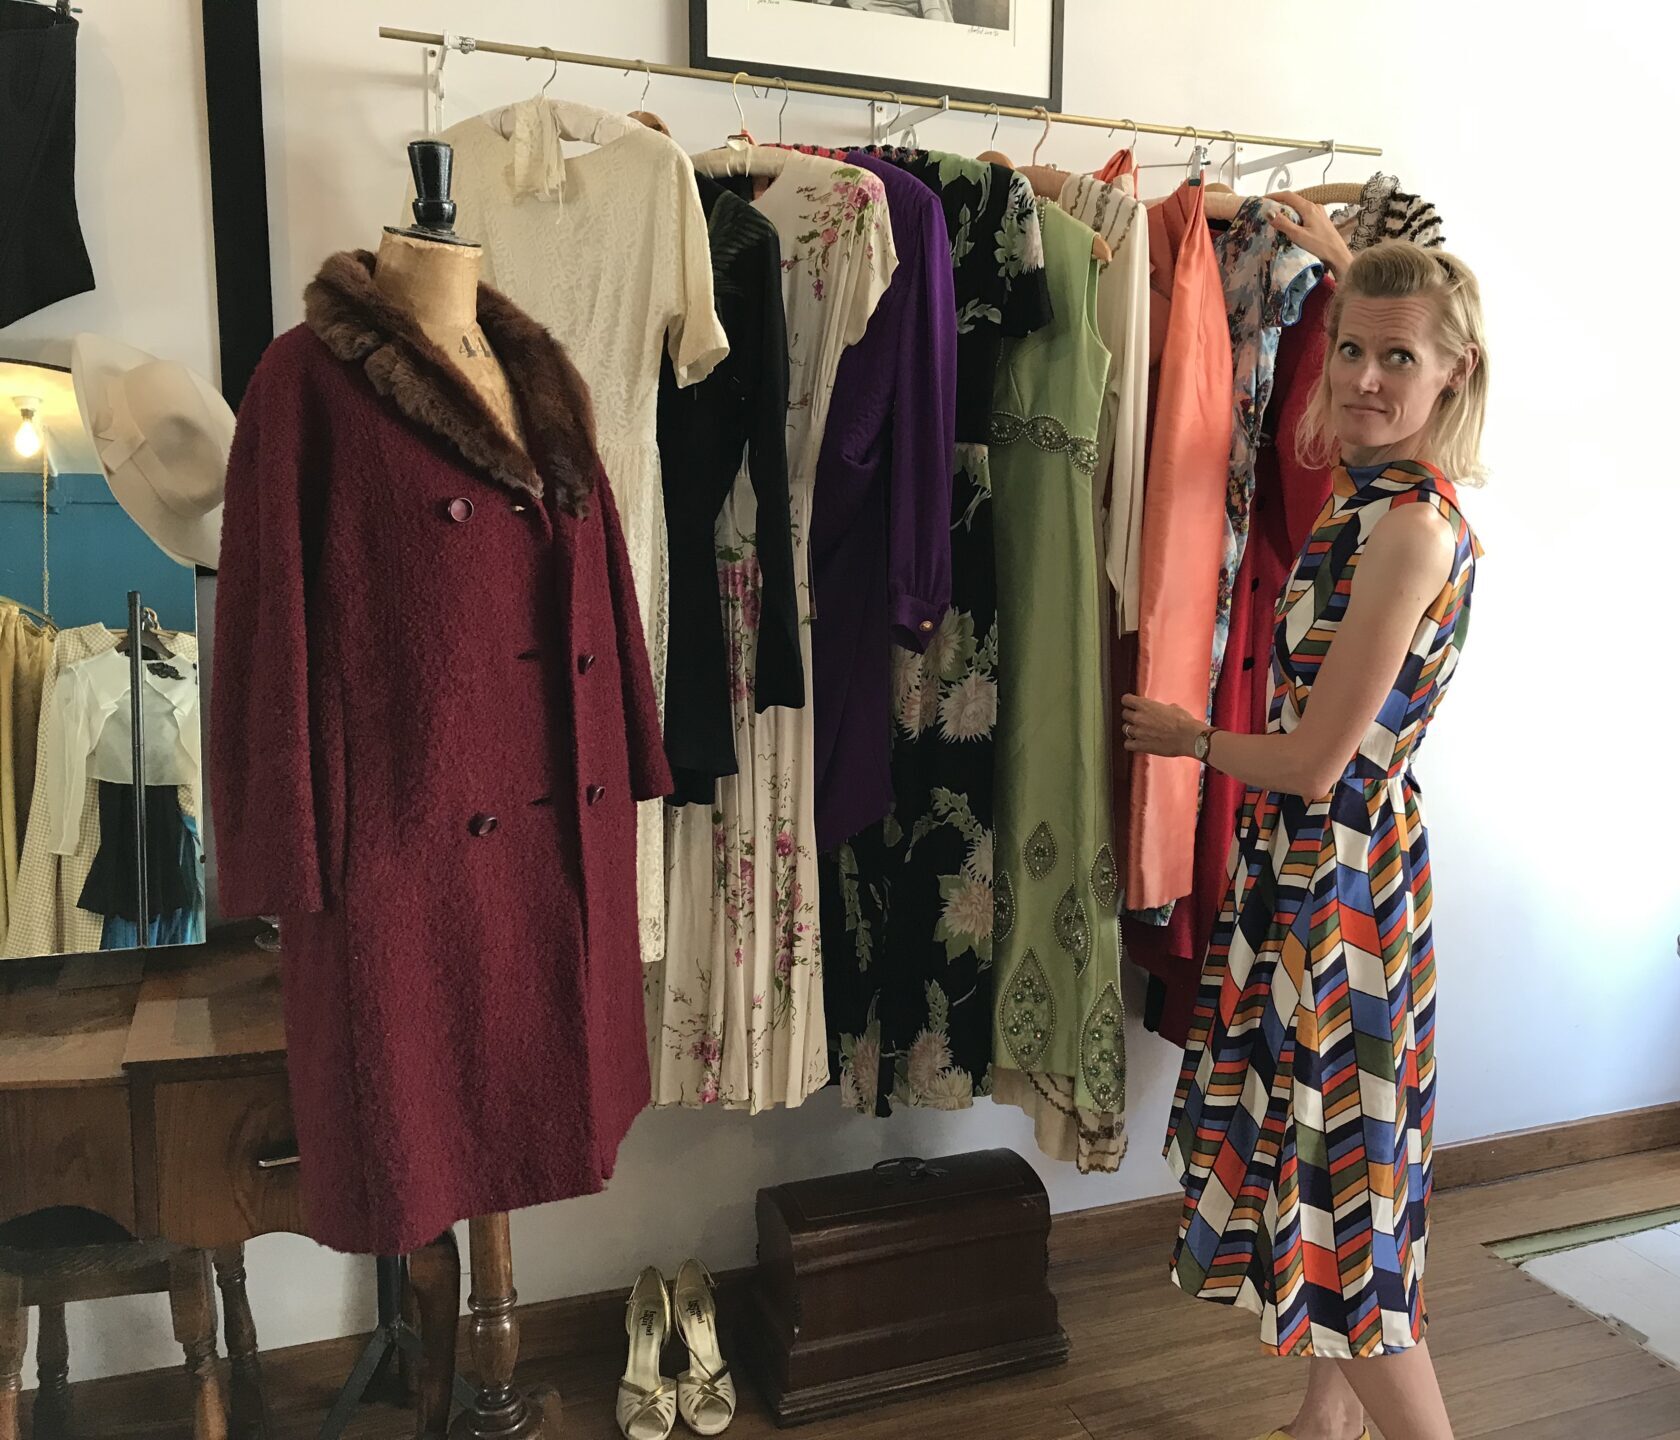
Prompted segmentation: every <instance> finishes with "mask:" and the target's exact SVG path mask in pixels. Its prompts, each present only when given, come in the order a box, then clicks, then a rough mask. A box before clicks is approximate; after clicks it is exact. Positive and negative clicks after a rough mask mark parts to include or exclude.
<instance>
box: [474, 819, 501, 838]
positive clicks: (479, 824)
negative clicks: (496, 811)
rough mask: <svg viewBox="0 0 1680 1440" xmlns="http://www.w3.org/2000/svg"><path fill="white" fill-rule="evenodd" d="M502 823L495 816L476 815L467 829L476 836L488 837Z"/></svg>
mask: <svg viewBox="0 0 1680 1440" xmlns="http://www.w3.org/2000/svg"><path fill="white" fill-rule="evenodd" d="M500 823H501V822H500V821H499V820H497V819H496V817H495V816H494V815H474V816H473V817H472V819H471V820H469V821H467V829H468V830H470V831H471V832H472V833H473V834H474V835H475V836H484V835H488V834H489V833H490V832H491V831H492V830H494V829H495V828H496V826H497V825H499V824H500Z"/></svg>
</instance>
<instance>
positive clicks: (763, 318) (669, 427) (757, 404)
mask: <svg viewBox="0 0 1680 1440" xmlns="http://www.w3.org/2000/svg"><path fill="white" fill-rule="evenodd" d="M695 179H696V181H697V182H698V184H699V186H700V203H701V205H702V207H703V208H704V210H705V212H706V222H707V229H708V232H709V239H710V244H711V252H712V290H713V297H714V304H715V306H716V309H717V316H718V320H719V322H720V323H721V324H722V325H723V329H724V333H725V334H726V335H727V336H728V337H729V354H728V356H727V358H725V359H724V360H723V361H722V362H720V363H719V365H718V366H717V368H716V369H714V370H713V371H712V373H711V374H710V375H709V376H707V378H706V379H704V380H703V381H701V382H700V383H699V384H698V385H690V386H688V387H687V388H686V389H678V388H677V383H676V377H675V375H674V373H673V372H672V370H671V362H670V357H669V356H667V357H666V358H665V361H664V363H663V367H662V370H661V374H660V379H659V464H660V469H661V471H662V473H663V477H664V487H665V529H666V534H667V546H668V548H669V552H670V559H671V628H670V659H669V662H668V664H667V666H666V670H665V754H666V758H667V759H668V760H669V761H670V764H671V775H672V778H673V779H674V781H675V782H676V789H675V790H674V791H673V792H672V794H671V795H670V797H669V803H671V804H673V805H709V804H711V803H712V799H713V797H714V795H715V793H716V782H717V777H718V776H720V775H733V774H735V773H736V761H735V722H734V717H733V714H732V712H731V709H730V700H729V647H728V642H727V640H726V638H725V635H724V626H723V608H722V605H721V603H720V601H719V599H718V575H717V552H716V548H715V545H714V541H713V527H714V526H715V524H716V522H717V517H718V512H719V511H720V510H722V508H723V502H724V501H725V500H726V499H727V498H728V496H729V492H730V490H731V489H732V488H733V486H734V484H735V477H736V476H737V475H739V474H740V471H741V459H742V456H743V454H744V455H745V456H746V461H747V469H748V472H749V474H750V475H751V477H752V487H753V494H754V496H755V497H756V499H757V501H758V563H759V569H760V571H761V573H762V576H763V592H762V596H761V606H762V609H761V614H760V620H759V628H758V659H757V681H756V685H755V689H754V695H753V703H754V705H755V707H756V708H757V710H758V711H759V712H760V713H763V712H764V711H765V710H768V709H769V708H770V707H771V706H772V705H782V706H787V707H789V708H793V709H797V708H799V707H801V706H802V705H804V703H805V669H804V664H803V661H802V660H801V657H800V651H799V608H798V598H797V596H796V594H795V591H794V577H793V534H792V528H791V526H792V521H791V518H790V516H789V511H788V474H787V436H786V416H787V388H788V358H787V329H786V321H785V319H784V316H783V312H782V279H781V272H782V249H781V241H780V240H779V239H778V238H777V235H776V227H775V225H774V224H772V223H771V221H769V220H768V219H766V218H765V217H764V216H763V215H762V214H760V213H759V212H758V211H757V210H756V209H754V208H753V206H752V205H751V204H749V203H748V202H747V201H745V200H742V199H741V198H740V197H739V196H737V195H734V194H732V193H731V192H730V191H728V190H727V189H725V188H724V187H723V186H722V185H719V184H718V183H717V182H716V181H715V180H711V179H708V178H707V177H706V176H704V175H698V176H696V177H695Z"/></svg>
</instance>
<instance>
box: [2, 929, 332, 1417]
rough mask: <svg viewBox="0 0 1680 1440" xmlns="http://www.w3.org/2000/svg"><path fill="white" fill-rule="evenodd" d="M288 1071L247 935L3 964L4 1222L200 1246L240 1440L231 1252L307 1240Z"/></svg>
mask: <svg viewBox="0 0 1680 1440" xmlns="http://www.w3.org/2000/svg"><path fill="white" fill-rule="evenodd" d="M285 1065H286V1057H285V1036H284V1029H283V1025H282V1020H281V1009H280V979H279V970H278V961H277V957H276V956H274V955H272V954H269V953H267V952H266V951H263V950H260V949H258V948H257V946H256V945H255V944H254V943H253V941H252V939H251V938H250V934H249V932H242V933H238V934H236V935H234V936H232V937H230V938H219V939H214V940H212V941H211V942H210V943H209V944H207V945H200V946H188V947H181V948H178V949H166V950H153V951H143V952H142V951H127V952H121V953H112V954H95V955H81V956H66V957H60V958H57V959H50V960H34V961H18V962H8V963H7V964H5V965H3V966H0V1226H4V1225H6V1224H7V1223H8V1222H13V1221H19V1220H21V1219H22V1218H23V1217H26V1216H36V1215H39V1214H40V1213H41V1212H53V1211H54V1210H56V1209H57V1207H74V1208H75V1209H78V1210H83V1211H93V1212H95V1213H96V1214H97V1215H99V1216H103V1217H105V1219H106V1220H107V1221H110V1222H114V1223H115V1224H116V1225H118V1226H120V1227H122V1229H123V1230H124V1231H126V1232H127V1233H128V1234H129V1235H130V1236H132V1237H133V1238H134V1239H135V1240H138V1241H165V1242H169V1243H171V1244H174V1245H183V1246H191V1247H194V1248H195V1249H198V1250H204V1251H209V1252H211V1254H212V1255H213V1257H214V1260H215V1270H216V1277H217V1281H218V1283H219V1284H220V1286H221V1289H222V1295H223V1316H224V1326H225V1329H226V1333H227V1344H228V1353H229V1356H230V1358H231V1360H232V1378H233V1386H232V1390H233V1394H232V1400H233V1412H234V1421H235V1426H234V1428H235V1432H236V1433H237V1434H243V1435H260V1434H262V1433H263V1430H264V1428H265V1427H264V1425H263V1423H262V1419H261V1416H262V1408H263V1407H262V1403H261V1394H260V1388H259V1385H258V1372H257V1364H256V1332H255V1327H254V1325H253V1324H252V1321H251V1313H250V1305H249V1301H248V1300H247V1298H246V1294H245V1274H244V1265H243V1256H242V1252H241V1248H240V1247H241V1246H242V1245H243V1244H244V1242H245V1241H247V1240H249V1239H251V1238H253V1237H254V1236H257V1235H262V1234H266V1233H268V1232H270V1231H276V1230H290V1231H296V1232H299V1233H302V1232H303V1229H304V1226H303V1213H302V1206H301V1201H300V1193H299V1187H298V1170H297V1149H296V1146H295V1144H294V1139H293V1132H292V1120H291V1109H290V1104H289V1101H288V1099H287V1093H286V1068H285ZM59 1213H60V1214H61V1215H62V1214H63V1213H64V1212H62V1211H59ZM200 1263H202V1262H200Z"/></svg>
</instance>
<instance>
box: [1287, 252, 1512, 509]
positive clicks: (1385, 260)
mask: <svg viewBox="0 0 1680 1440" xmlns="http://www.w3.org/2000/svg"><path fill="white" fill-rule="evenodd" d="M1414 295H1428V296H1430V297H1431V298H1432V299H1433V300H1434V301H1435V310H1436V314H1437V316H1438V317H1439V327H1438V331H1437V340H1438V341H1439V343H1440V345H1441V347H1442V348H1443V349H1444V350H1446V351H1447V352H1448V353H1449V354H1451V355H1452V356H1454V357H1455V358H1456V357H1458V356H1461V355H1463V354H1465V353H1466V352H1467V351H1468V350H1469V349H1470V348H1471V347H1472V346H1474V347H1475V350H1476V354H1477V363H1476V366H1475V368H1474V369H1472V370H1471V372H1470V374H1469V376H1468V377H1467V378H1466V379H1465V382H1464V384H1463V386H1462V387H1460V388H1459V389H1458V390H1457V391H1456V392H1454V393H1453V394H1452V395H1451V396H1447V395H1445V394H1443V395H1442V396H1441V398H1440V399H1439V400H1437V401H1436V402H1435V410H1434V414H1433V417H1432V419H1431V421H1430V427H1429V436H1428V442H1427V443H1428V453H1427V455H1425V456H1424V457H1423V458H1425V459H1427V460H1429V461H1430V462H1431V463H1433V464H1434V465H1436V466H1437V467H1438V468H1439V469H1440V470H1441V471H1442V473H1443V474H1445V475H1446V477H1447V478H1448V479H1449V480H1453V481H1456V482H1458V483H1459V484H1466V485H1479V484H1481V483H1482V480H1483V479H1484V478H1485V477H1486V475H1487V469H1486V467H1485V466H1484V465H1483V464H1482V455H1481V447H1482V423H1483V421H1484V420H1485V419H1486V416H1487V394H1488V352H1487V337H1486V334H1485V332H1484V329H1483V325H1482V290H1481V286H1480V285H1479V284H1478V283H1477V281H1476V276H1475V273H1474V272H1473V271H1472V270H1471V269H1470V267H1469V266H1468V265H1466V264H1465V263H1464V262H1463V261H1462V260H1460V259H1459V258H1458V257H1457V256H1455V255H1449V254H1448V253H1447V252H1446V251H1445V250H1425V249H1423V248H1422V247H1421V246H1418V245H1414V244H1412V243H1411V241H1409V240H1385V241H1383V242H1382V243H1381V244H1380V245H1373V246H1372V247H1371V248H1370V249H1369V250H1361V251H1360V252H1359V254H1358V255H1356V256H1355V257H1354V260H1353V264H1352V265H1351V266H1350V267H1349V269H1348V272H1347V274H1346V275H1345V276H1344V277H1343V278H1342V279H1341V281H1340V282H1339V283H1338V285H1337V288H1336V297H1335V299H1333V300H1332V301H1331V302H1330V314H1329V317H1328V319H1327V320H1326V322H1325V324H1326V328H1327V329H1328V330H1329V332H1330V348H1331V350H1332V351H1334V349H1335V347H1336V342H1337V338H1338V336H1339V335H1340V333H1341V325H1342V311H1343V310H1344V309H1345V308H1346V306H1347V302H1348V301H1349V300H1351V299H1354V298H1355V297H1359V298H1363V299H1367V300H1401V299H1406V298H1409V297H1411V296H1414ZM1330 416H1331V410H1330V366H1329V364H1328V362H1327V363H1326V364H1325V367H1324V377H1323V379H1321V380H1320V381H1319V384H1318V389H1317V391H1316V392H1315V393H1314V394H1313V398H1312V401H1311V402H1310V403H1309V404H1308V406H1307V411H1306V414H1305V415H1304V416H1303V417H1302V421H1301V430H1300V434H1299V436H1298V437H1297V439H1296V451H1297V454H1298V456H1299V458H1300V460H1301V463H1302V464H1304V465H1310V466H1313V467H1315V468H1322V467H1325V466H1330V465H1337V464H1340V463H1341V442H1340V441H1339V439H1338V438H1337V436H1336V430H1335V426H1334V424H1333V423H1332V421H1331V418H1330Z"/></svg>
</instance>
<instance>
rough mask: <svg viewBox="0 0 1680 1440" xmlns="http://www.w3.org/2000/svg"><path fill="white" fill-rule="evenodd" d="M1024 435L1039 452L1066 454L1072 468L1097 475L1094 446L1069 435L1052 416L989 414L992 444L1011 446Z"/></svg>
mask: <svg viewBox="0 0 1680 1440" xmlns="http://www.w3.org/2000/svg"><path fill="white" fill-rule="evenodd" d="M1023 435H1024V436H1026V438H1027V439H1029V440H1031V441H1032V443H1033V444H1034V445H1036V446H1038V448H1039V449H1040V450H1049V451H1052V452H1053V451H1058V450H1066V451H1067V452H1068V459H1070V460H1071V461H1073V464H1074V467H1075V468H1076V469H1079V470H1083V471H1084V472H1085V473H1086V474H1087V475H1090V474H1093V473H1094V472H1095V471H1096V468H1097V442H1096V441H1095V440H1087V439H1085V438H1084V437H1083V436H1080V435H1071V434H1069V433H1068V428H1067V426H1066V425H1064V424H1062V422H1061V421H1060V420H1058V419H1057V418H1056V417H1055V416H1054V415H1034V416H1032V417H1031V418H1030V419H1028V418H1024V417H1022V416H1020V415H1011V414H1010V413H1009V412H1008V411H1006V410H994V411H993V412H992V444H994V445H1013V444H1014V443H1015V442H1016V441H1017V440H1019V439H1020V438H1021V437H1022V436H1023Z"/></svg>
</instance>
